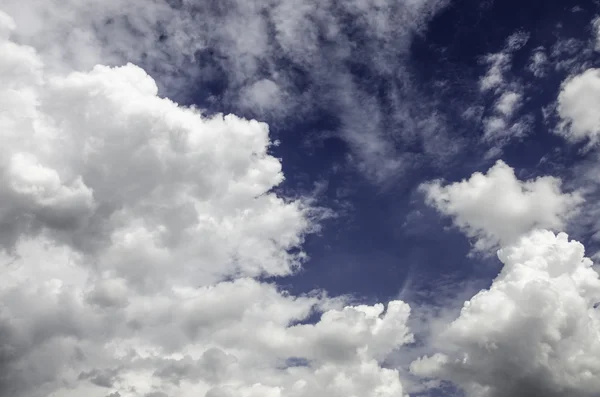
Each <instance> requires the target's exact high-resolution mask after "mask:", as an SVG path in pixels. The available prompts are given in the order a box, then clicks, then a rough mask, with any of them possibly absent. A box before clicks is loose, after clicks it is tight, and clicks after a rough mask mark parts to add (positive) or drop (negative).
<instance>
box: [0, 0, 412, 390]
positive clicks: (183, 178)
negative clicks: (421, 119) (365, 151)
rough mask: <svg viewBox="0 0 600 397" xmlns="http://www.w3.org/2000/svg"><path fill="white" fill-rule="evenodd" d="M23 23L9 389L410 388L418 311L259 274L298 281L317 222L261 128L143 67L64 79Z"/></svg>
mask: <svg viewBox="0 0 600 397" xmlns="http://www.w3.org/2000/svg"><path fill="white" fill-rule="evenodd" d="M76 10H78V11H80V10H79V9H76ZM66 17H68V18H70V14H69V15H67V16H66ZM68 18H67V19H68ZM34 28H35V27H34ZM14 29H15V23H14V21H13V20H12V19H11V18H10V17H9V16H8V15H7V14H5V13H0V48H1V49H2V53H3V54H4V56H3V57H2V59H0V98H2V99H0V100H1V101H2V108H3V112H2V113H0V135H1V137H2V142H3V145H2V147H1V148H0V178H1V179H2V183H1V184H0V186H1V187H0V200H1V201H2V203H3V204H2V208H0V225H1V226H2V227H1V228H0V230H1V233H0V248H1V249H0V263H1V264H2V265H3V266H2V277H0V300H2V308H1V309H0V395H11V396H15V397H25V396H27V397H42V396H48V395H54V394H56V395H61V396H65V397H81V396H99V397H100V396H113V397H117V396H119V397H138V396H181V397H188V396H198V395H209V396H211V395H212V396H220V395H230V393H234V395H248V396H252V395H260V396H263V395H277V396H293V397H300V396H307V397H308V396H340V397H341V396H347V395H351V394H357V395H361V396H362V395H364V396H369V395H371V396H378V397H383V396H397V395H402V393H403V389H402V385H401V382H400V377H399V372H398V371H397V370H395V369H387V368H384V367H383V362H384V360H385V358H386V356H387V355H388V354H389V353H390V352H391V351H393V350H395V349H397V348H399V347H401V346H402V345H404V344H406V343H410V342H411V341H412V335H411V333H410V331H409V330H408V327H407V326H406V321H407V318H408V316H409V313H410V309H409V307H408V305H406V304H405V303H403V302H400V301H392V302H389V303H387V304H386V305H382V304H376V305H373V306H364V305H355V306H352V305H349V303H348V302H347V301H348V299H345V298H343V297H342V298H332V297H328V296H327V294H325V293H323V292H320V291H315V292H313V293H310V294H307V295H301V296H293V295H291V294H289V293H287V292H286V291H283V290H280V289H279V288H277V287H276V286H275V285H273V284H269V283H266V282H261V281H257V280H256V279H254V278H253V277H256V278H259V277H260V276H270V277H272V276H280V275H289V274H293V272H294V271H295V270H296V269H297V268H298V267H299V266H300V265H301V264H302V262H303V261H304V260H305V258H306V255H305V254H304V253H303V251H302V249H301V246H302V243H303V241H304V238H305V236H306V235H307V234H309V233H312V232H315V231H316V230H318V222H319V219H320V218H321V216H323V212H322V211H321V210H320V209H319V208H316V207H315V206H314V205H313V203H312V202H311V201H310V200H308V199H304V198H297V199H294V200H292V199H288V198H285V197H281V196H279V195H277V194H275V193H274V192H273V188H274V187H276V186H278V185H279V184H280V183H281V182H282V181H283V178H284V177H283V174H282V172H281V162H280V160H278V159H276V158H274V157H273V156H271V155H270V154H269V148H270V145H271V142H270V140H269V131H268V127H267V125H266V124H264V123H259V122H257V121H253V120H246V119H243V118H240V117H237V116H234V115H226V116H224V115H221V114H217V115H213V116H210V117H209V116H206V115H204V114H203V113H202V112H201V111H199V110H198V109H195V108H191V107H185V106H180V105H178V104H176V103H175V102H173V101H171V100H169V99H166V98H161V97H159V96H157V94H158V87H157V84H156V82H155V81H154V80H153V79H152V78H151V77H150V76H149V75H148V74H147V73H146V72H145V71H144V70H143V69H141V68H140V67H138V66H135V65H133V64H126V65H124V66H115V67H109V66H102V65H96V66H94V67H93V68H91V69H90V70H80V71H71V72H63V71H61V70H60V68H54V67H52V66H48V62H52V60H51V58H49V57H47V55H44V54H43V53H40V52H38V51H37V50H36V49H34V48H33V47H30V46H26V45H23V44H20V43H19V42H18V41H16V40H17V39H15V37H18V36H19V35H17V36H11V31H12V30H14ZM21 33H22V32H21ZM62 65H63V66H65V65H67V63H63V64H62ZM315 315H316V316H317V317H319V316H320V320H319V321H317V322H316V323H315V322H314V321H312V318H313V317H312V316H315ZM257 382H260V383H257ZM228 393H229V394H228Z"/></svg>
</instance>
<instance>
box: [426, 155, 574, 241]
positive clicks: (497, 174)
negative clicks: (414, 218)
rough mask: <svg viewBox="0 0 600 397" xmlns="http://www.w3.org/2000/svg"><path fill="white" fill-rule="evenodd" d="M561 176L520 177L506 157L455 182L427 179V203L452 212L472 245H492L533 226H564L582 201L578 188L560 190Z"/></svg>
mask: <svg viewBox="0 0 600 397" xmlns="http://www.w3.org/2000/svg"><path fill="white" fill-rule="evenodd" d="M560 186H561V181H560V180H559V179H557V178H554V177H551V176H543V177H538V178H536V179H533V180H528V181H521V180H519V179H518V178H517V177H516V175H515V172H514V170H513V169H512V168H511V167H510V166H508V165H507V164H506V163H504V162H503V161H501V160H498V161H497V162H496V164H495V165H494V166H493V167H492V168H490V169H489V170H488V172H487V174H483V173H480V172H476V173H474V174H473V175H471V177H470V178H469V179H465V180H462V181H460V182H454V183H450V184H443V183H442V182H441V181H434V182H430V183H425V184H423V185H422V186H421V190H422V191H423V192H424V193H425V197H426V200H427V203H428V204H429V205H431V206H432V207H434V208H436V209H437V210H438V211H440V212H441V213H442V214H444V215H446V216H450V217H452V221H453V224H454V225H455V226H456V227H458V228H459V229H460V230H461V231H462V232H463V233H465V235H466V236H467V237H469V238H470V239H472V240H474V246H473V249H474V250H475V251H479V252H485V251H489V250H493V249H494V248H496V247H498V245H506V244H510V243H513V242H515V241H516V240H517V239H518V238H519V237H520V236H522V235H524V234H525V233H527V232H529V231H530V230H532V229H534V228H550V229H553V230H562V229H563V227H564V226H565V222H566V221H567V220H568V219H569V218H570V217H571V216H572V215H573V214H574V213H575V211H576V209H577V206H578V205H579V204H580V203H581V202H582V201H583V199H582V197H581V195H580V194H579V193H577V192H574V193H564V192H562V191H561V188H560Z"/></svg>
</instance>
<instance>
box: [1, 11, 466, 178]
mask: <svg viewBox="0 0 600 397" xmlns="http://www.w3.org/2000/svg"><path fill="white" fill-rule="evenodd" d="M446 3H447V1H445V0H418V1H408V0H405V1H400V2H398V1H391V0H380V1H367V2H365V1H362V0H353V1H347V2H338V1H333V0H328V1H314V0H303V1H301V2H298V1H291V0H276V1H271V2H257V1H247V0H232V1H228V2H225V3H218V2H217V3H215V2H201V3H198V2H192V1H187V0H184V1H168V2H164V1H150V2H148V1H138V0H136V1H128V2H123V1H122V0H111V1H99V0H84V1H74V0H69V1H61V2H54V1H50V2H48V1H35V2H34V4H31V7H27V8H25V7H23V6H22V4H21V2H19V1H16V0H8V1H7V2H5V4H3V8H4V9H5V11H7V12H8V13H9V14H11V15H12V16H13V17H14V18H15V19H16V21H17V28H16V32H15V37H16V39H17V41H18V42H20V43H25V44H29V45H32V46H33V47H35V48H36V49H37V50H38V53H39V55H40V57H41V58H42V59H44V62H45V63H46V65H47V67H48V68H50V69H52V70H58V71H61V72H69V71H71V70H77V71H87V70H88V69H90V68H92V67H93V66H94V65H96V64H98V63H101V64H105V65H111V66H114V65H120V64H123V63H125V62H132V63H135V64H138V65H141V66H142V67H144V69H145V70H148V71H149V73H150V74H151V75H153V76H155V77H156V78H157V82H158V84H159V86H160V88H161V90H160V92H161V95H170V96H172V94H175V95H177V97H179V98H182V99H184V100H193V101H195V102H196V103H202V106H206V107H209V108H217V107H220V106H227V107H228V108H229V109H235V110H236V111H239V112H242V113H243V114H246V115H248V116H252V117H258V118H260V119H265V118H268V119H270V120H273V121H274V122H282V121H290V120H291V121H294V122H297V121H299V120H313V121H321V119H320V117H325V118H326V119H327V120H328V121H329V125H328V127H327V128H326V129H327V131H308V132H309V133H317V134H323V133H325V134H331V133H334V134H335V135H337V136H338V137H340V138H342V139H343V140H344V141H345V142H346V143H347V144H348V146H349V149H350V151H351V152H352V157H351V159H350V161H349V162H350V163H351V164H352V165H353V166H355V167H357V168H358V169H359V170H362V171H363V172H364V173H365V175H366V176H368V177H369V178H370V180H372V181H374V182H384V181H386V180H387V179H389V178H393V177H397V176H399V175H402V174H403V172H404V171H405V170H406V169H408V168H410V167H411V166H412V165H413V163H414V162H415V159H414V158H413V157H414V155H409V154H407V153H406V151H407V150H406V146H411V145H412V146H414V145H415V144H417V145H420V146H422V147H423V151H424V153H423V156H424V157H426V158H428V160H429V162H430V163H434V162H435V161H441V160H440V159H441V157H443V156H445V155H448V151H449V150H450V149H452V151H453V152H454V151H456V150H458V148H457V146H459V145H457V144H456V140H454V141H451V140H450V139H449V137H448V136H447V134H446V132H445V131H444V129H443V125H444V124H443V122H442V116H441V115H440V114H438V113H437V112H435V111H434V109H433V107H432V106H429V105H428V104H427V102H428V101H421V100H420V96H421V94H420V93H419V92H418V90H416V89H415V87H413V84H412V83H411V79H410V76H409V70H408V66H407V64H406V59H407V55H408V52H409V50H410V44H411V42H412V39H413V37H414V35H415V34H419V33H421V32H423V31H424V30H425V28H426V24H427V21H428V20H429V19H430V18H431V17H432V16H433V15H435V13H436V12H437V11H438V10H440V9H442V8H443V7H444V5H445V4H446ZM140 10H141V11H140ZM190 82H193V83H190ZM190 86H192V87H199V89H198V90H195V89H190ZM201 90H202V91H203V92H201ZM190 95H191V96H192V97H193V98H190ZM433 137H435V138H436V140H438V141H440V140H441V141H443V142H444V143H443V144H441V145H436V144H434V143H432V138H433ZM442 148H443V150H442Z"/></svg>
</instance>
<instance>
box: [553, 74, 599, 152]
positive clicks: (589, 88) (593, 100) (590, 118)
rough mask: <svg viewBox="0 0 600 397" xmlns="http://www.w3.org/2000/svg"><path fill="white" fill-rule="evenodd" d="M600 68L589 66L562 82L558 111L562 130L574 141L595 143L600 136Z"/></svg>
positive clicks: (560, 131) (569, 139) (588, 144)
mask: <svg viewBox="0 0 600 397" xmlns="http://www.w3.org/2000/svg"><path fill="white" fill-rule="evenodd" d="M598 106H600V69H593V68H592V69H587V70H586V71H584V72H583V73H581V74H578V75H575V76H572V77H570V78H568V79H567V80H565V82H564V83H563V84H562V87H561V90H560V93H559V95H558V104H557V112H558V115H559V117H560V118H561V123H560V124H559V126H558V131H559V133H560V134H561V135H562V136H564V137H565V139H567V141H569V142H571V143H577V142H586V143H587V147H588V148H590V147H592V146H595V145H596V144H597V143H598V140H599V139H600V118H599V117H598V114H597V112H596V111H595V109H597V108H598Z"/></svg>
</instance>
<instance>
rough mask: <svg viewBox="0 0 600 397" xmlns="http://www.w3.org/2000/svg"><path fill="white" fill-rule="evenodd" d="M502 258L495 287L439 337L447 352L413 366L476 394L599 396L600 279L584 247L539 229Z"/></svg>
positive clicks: (484, 292) (467, 306)
mask: <svg viewBox="0 0 600 397" xmlns="http://www.w3.org/2000/svg"><path fill="white" fill-rule="evenodd" d="M498 256H499V258H500V260H501V261H502V262H503V263H504V267H503V269H502V271H501V273H500V274H499V275H498V277H497V278H496V279H495V280H494V282H493V283H492V285H491V287H490V288H489V289H486V290H482V291H481V292H479V293H478V294H477V295H475V296H474V297H473V298H472V299H471V300H469V301H467V302H466V303H465V305H464V307H463V309H462V311H461V313H460V316H459V317H458V318H457V319H456V320H455V321H454V322H452V323H451V324H450V325H449V327H448V328H447V329H446V330H445V331H444V332H443V333H442V334H441V335H439V339H438V341H437V343H438V347H439V349H440V350H441V351H440V352H438V353H436V354H434V355H430V356H427V357H422V358H421V359H419V360H417V361H415V362H413V364H412V365H411V370H412V371H413V372H415V373H417V374H420V375H422V376H426V377H434V378H440V379H444V380H449V381H452V382H454V383H456V384H458V385H460V386H461V387H462V388H463V389H464V390H465V391H466V394H467V396H469V397H471V396H472V397H521V396H522V397H525V396H545V397H554V396H556V397H558V396H577V397H591V396H596V395H597V393H598V390H600V378H599V377H598V373H600V360H598V357H599V356H600V331H599V329H600V314H599V313H598V310H597V309H596V308H595V307H596V303H597V302H598V298H599V297H600V279H599V276H598V273H597V272H596V271H595V270H594V268H593V267H592V262H591V261H590V260H589V259H587V258H585V257H584V248H583V246H582V245H581V244H580V243H578V242H577V241H569V239H568V237H567V235H566V234H564V233H560V234H558V235H555V234H554V233H552V232H550V231H545V230H537V231H534V232H532V233H530V234H529V235H527V236H524V237H522V238H521V239H520V240H519V241H518V242H517V243H515V244H514V245H511V246H508V247H506V248H503V249H502V250H500V251H499V253H498Z"/></svg>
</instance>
